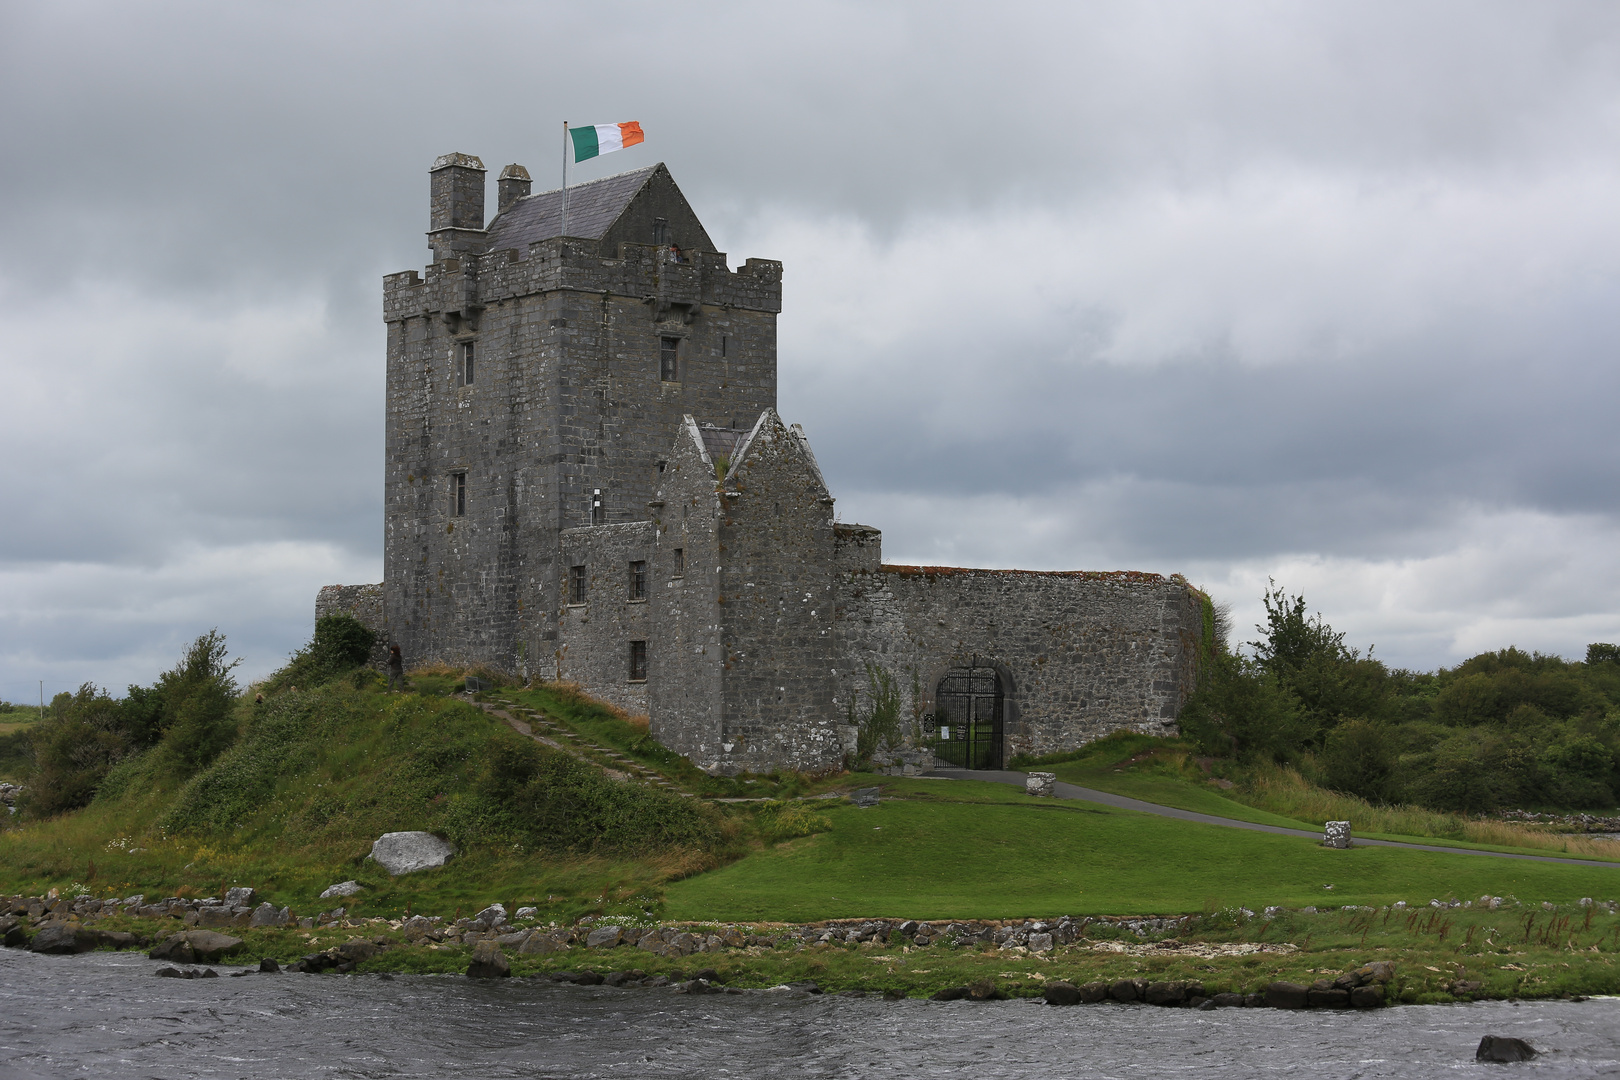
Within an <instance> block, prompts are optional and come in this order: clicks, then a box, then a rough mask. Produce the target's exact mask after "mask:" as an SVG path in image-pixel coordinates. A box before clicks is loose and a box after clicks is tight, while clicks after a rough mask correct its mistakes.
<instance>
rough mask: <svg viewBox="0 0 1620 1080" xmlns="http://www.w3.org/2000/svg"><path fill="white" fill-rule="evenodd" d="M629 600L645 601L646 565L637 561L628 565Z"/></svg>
mask: <svg viewBox="0 0 1620 1080" xmlns="http://www.w3.org/2000/svg"><path fill="white" fill-rule="evenodd" d="M630 599H632V600H645V599H647V564H646V563H645V562H642V561H641V560H639V559H638V560H637V561H635V562H633V563H631V564H630Z"/></svg>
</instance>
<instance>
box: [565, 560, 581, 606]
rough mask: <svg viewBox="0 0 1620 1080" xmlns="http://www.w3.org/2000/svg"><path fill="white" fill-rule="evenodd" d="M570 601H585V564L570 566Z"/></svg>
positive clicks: (576, 602)
mask: <svg viewBox="0 0 1620 1080" xmlns="http://www.w3.org/2000/svg"><path fill="white" fill-rule="evenodd" d="M568 602H569V603H570V604H583V603H584V602H585V567H584V566H570V567H569V568H568Z"/></svg>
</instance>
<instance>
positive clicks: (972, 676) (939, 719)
mask: <svg viewBox="0 0 1620 1080" xmlns="http://www.w3.org/2000/svg"><path fill="white" fill-rule="evenodd" d="M1005 716H1006V700H1005V696H1004V694H1003V690H1002V685H1001V676H1000V675H998V674H997V673H996V669H995V668H992V667H988V666H985V665H982V664H980V663H979V662H978V659H977V657H975V658H974V661H973V662H972V663H970V664H968V665H966V666H964V667H954V668H951V669H950V670H949V671H947V672H946V673H945V675H944V677H943V678H941V679H940V680H939V687H938V688H937V689H936V690H935V691H934V713H933V718H934V756H935V757H938V758H940V759H941V760H943V761H948V762H950V763H951V764H952V765H955V766H957V767H959V768H963V769H999V768H1001V767H1002V751H1001V729H1002V721H1003V719H1004V717H1005Z"/></svg>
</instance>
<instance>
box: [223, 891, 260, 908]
mask: <svg viewBox="0 0 1620 1080" xmlns="http://www.w3.org/2000/svg"><path fill="white" fill-rule="evenodd" d="M258 898H259V894H258V892H256V891H255V890H253V889H250V888H248V887H247V886H245V885H238V886H236V887H235V888H231V889H227V890H225V906H226V907H233V908H235V907H247V908H250V907H252V906H253V901H255V900H257V899H258Z"/></svg>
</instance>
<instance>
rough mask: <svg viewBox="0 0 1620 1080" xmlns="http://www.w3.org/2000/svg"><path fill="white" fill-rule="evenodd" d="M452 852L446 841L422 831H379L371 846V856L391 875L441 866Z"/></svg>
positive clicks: (453, 850) (396, 875) (452, 849)
mask: <svg viewBox="0 0 1620 1080" xmlns="http://www.w3.org/2000/svg"><path fill="white" fill-rule="evenodd" d="M454 854H455V849H454V848H452V847H451V846H450V845H449V844H448V843H446V842H445V841H443V840H441V839H439V838H438V837H437V836H434V835H433V834H432V833H426V832H391V833H383V834H382V835H381V836H379V837H378V838H377V842H376V843H374V844H372V845H371V857H372V858H373V859H374V860H376V862H377V865H378V866H381V867H382V868H383V869H384V870H387V871H388V872H389V873H390V874H391V875H393V876H394V877H398V876H399V875H400V874H409V873H413V872H415V871H417V870H430V869H432V868H433V867H435V866H443V865H444V864H445V860H447V859H448V858H450V856H451V855H454Z"/></svg>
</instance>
